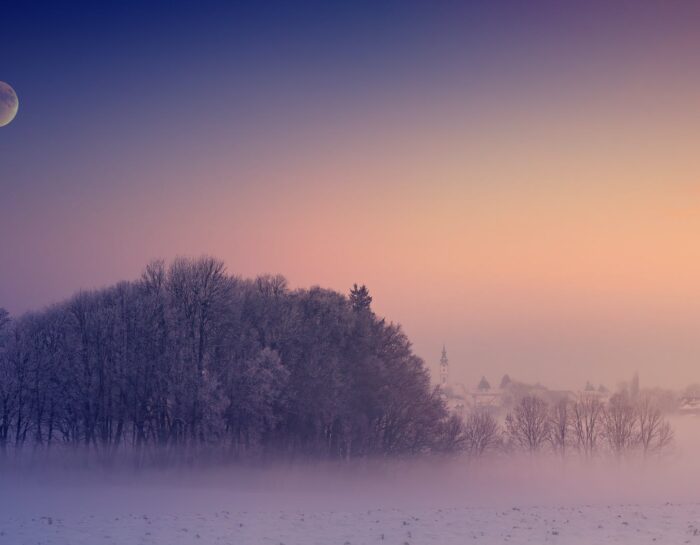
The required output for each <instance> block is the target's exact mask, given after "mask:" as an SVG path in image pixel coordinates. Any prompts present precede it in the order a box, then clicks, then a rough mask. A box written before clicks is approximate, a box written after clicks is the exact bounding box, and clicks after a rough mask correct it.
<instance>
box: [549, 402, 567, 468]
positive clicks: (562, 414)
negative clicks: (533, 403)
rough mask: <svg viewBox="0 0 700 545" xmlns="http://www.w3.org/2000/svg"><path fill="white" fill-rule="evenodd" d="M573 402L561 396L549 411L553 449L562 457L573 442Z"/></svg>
mask: <svg viewBox="0 0 700 545" xmlns="http://www.w3.org/2000/svg"><path fill="white" fill-rule="evenodd" d="M571 419H572V415H571V402H570V401H569V400H568V399H567V398H565V397H564V398H561V399H559V400H558V401H556V402H555V403H553V404H552V405H551V406H550V411H549V441H550V443H551V445H552V450H553V451H554V452H555V453H557V454H559V455H560V456H561V457H562V458H563V457H565V456H566V453H567V449H568V447H569V445H570V444H571V440H572V438H571V435H572V432H571Z"/></svg>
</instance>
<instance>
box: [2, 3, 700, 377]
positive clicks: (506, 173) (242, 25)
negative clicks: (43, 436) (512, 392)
mask: <svg viewBox="0 0 700 545" xmlns="http://www.w3.org/2000/svg"><path fill="white" fill-rule="evenodd" d="M59 4H64V3H54V4H53V5H49V6H44V5H42V4H40V3H33V2H12V1H11V2H9V5H8V4H7V3H5V4H3V8H2V10H1V11H2V20H3V30H2V32H1V33H0V51H2V52H3V55H1V56H0V80H2V81H6V82H8V83H10V84H11V85H12V86H13V87H14V88H15V89H16V91H17V93H18V95H19V99H20V105H21V106H20V111H19V114H18V116H17V118H16V119H15V121H14V122H13V123H12V124H10V125H9V126H7V127H5V128H1V129H0V306H5V307H6V308H8V309H9V310H10V311H11V312H12V313H14V314H19V313H22V312H24V311H27V310H29V309H36V308H41V307H43V306H44V305H46V304H49V303H51V302H55V301H58V300H61V299H63V298H65V297H67V296H69V295H71V294H72V293H74V292H75V291H77V290H78V289H81V288H91V287H99V286H103V285H106V284H109V283H113V282H115V281H117V280H120V279H125V278H135V277H137V276H138V275H139V274H140V272H141V270H142V268H143V266H144V265H145V264H146V263H147V262H148V261H149V260H150V259H152V258H165V259H171V258H173V257H175V256H178V255H194V256H197V255H201V254H204V253H206V254H211V255H215V256H217V257H220V258H222V259H224V260H225V261H226V263H227V265H228V267H229V270H230V271H231V272H235V273H237V274H240V275H244V276H253V275H256V274H260V273H266V272H274V273H276V272H280V273H283V274H285V275H286V276H287V277H288V278H289V280H290V282H291V284H292V286H310V285H315V284H319V285H322V286H325V287H331V288H335V289H338V290H342V291H345V290H347V288H348V287H349V286H350V285H352V283H353V282H363V283H366V284H367V285H368V286H369V288H370V290H371V292H372V293H373V295H374V298H375V309H376V310H377V312H378V313H380V314H382V315H386V316H387V317H388V318H390V319H391V320H393V321H398V322H400V323H402V324H403V325H404V327H405V329H406V331H407V333H408V334H409V336H410V337H411V339H412V340H413V341H414V344H415V348H416V351H417V352H418V354H419V355H421V356H422V357H424V358H425V359H426V360H427V361H428V362H429V363H430V364H431V366H433V367H434V364H435V363H436V361H437V359H438V358H439V353H440V349H441V347H442V344H443V342H444V343H445V344H446V345H447V348H448V352H449V355H450V359H451V362H452V365H453V375H454V376H455V377H456V378H457V379H458V380H462V381H465V382H467V383H468V384H470V385H471V384H474V383H475V382H476V381H478V379H479V378H480V377H481V375H486V376H487V377H488V378H489V379H490V380H491V381H492V382H495V383H497V382H498V381H499V380H500V376H501V375H502V374H503V373H506V372H507V373H509V374H510V375H511V376H512V377H516V378H521V379H523V380H528V381H542V382H544V383H546V384H549V385H551V386H554V387H580V386H581V385H582V384H583V383H584V382H585V381H586V380H587V379H590V380H591V381H593V382H595V383H599V382H604V383H606V384H607V385H608V386H615V384H616V383H617V382H618V381H620V380H624V379H628V378H629V377H630V376H631V375H632V373H634V372H635V371H639V372H640V375H641V380H642V385H644V384H647V385H649V384H652V383H657V384H660V385H663V386H670V387H680V386H683V385H685V384H687V383H689V382H693V381H700V335H699V334H698V333H699V332H700V3H697V2H673V3H669V2H641V1H635V2H600V3H597V2H580V3H575V2H484V3H483V4H479V3H470V4H469V6H468V7H465V6H463V5H462V3H460V2H455V3H435V2H424V3H412V2H391V3H389V2H387V3H383V2H319V3H317V4H309V3H305V4H301V3H294V2H280V3H275V2H265V3H257V4H258V5H257V6H256V5H255V4H249V5H246V4H236V3H233V4H231V3H227V4H223V3H222V4H219V5H217V4H214V3H208V2H204V3H202V2H197V3H190V4H188V3H185V2H167V3H157V2H145V3H144V4H145V5H144V6H140V7H136V6H134V7H132V6H130V5H129V4H128V3H118V4H114V5H111V4H109V3H107V2H91V3H85V4H82V3H80V2H70V3H65V5H60V6H59ZM465 4H466V3H465Z"/></svg>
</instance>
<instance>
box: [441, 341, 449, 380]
mask: <svg viewBox="0 0 700 545" xmlns="http://www.w3.org/2000/svg"><path fill="white" fill-rule="evenodd" d="M448 363H449V362H448V361H447V350H445V345H443V346H442V357H441V358H440V384H441V385H442V386H447V378H448V373H449V365H448Z"/></svg>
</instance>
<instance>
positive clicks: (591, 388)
mask: <svg viewBox="0 0 700 545" xmlns="http://www.w3.org/2000/svg"><path fill="white" fill-rule="evenodd" d="M584 391H586V392H595V386H593V384H591V382H590V381H586V387H585V388H584Z"/></svg>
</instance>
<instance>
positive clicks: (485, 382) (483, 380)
mask: <svg viewBox="0 0 700 545" xmlns="http://www.w3.org/2000/svg"><path fill="white" fill-rule="evenodd" d="M477 388H478V389H479V390H481V391H482V392H485V391H487V390H490V389H491V385H490V384H489V381H488V380H486V377H481V380H480V381H479V385H478V386H477Z"/></svg>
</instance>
